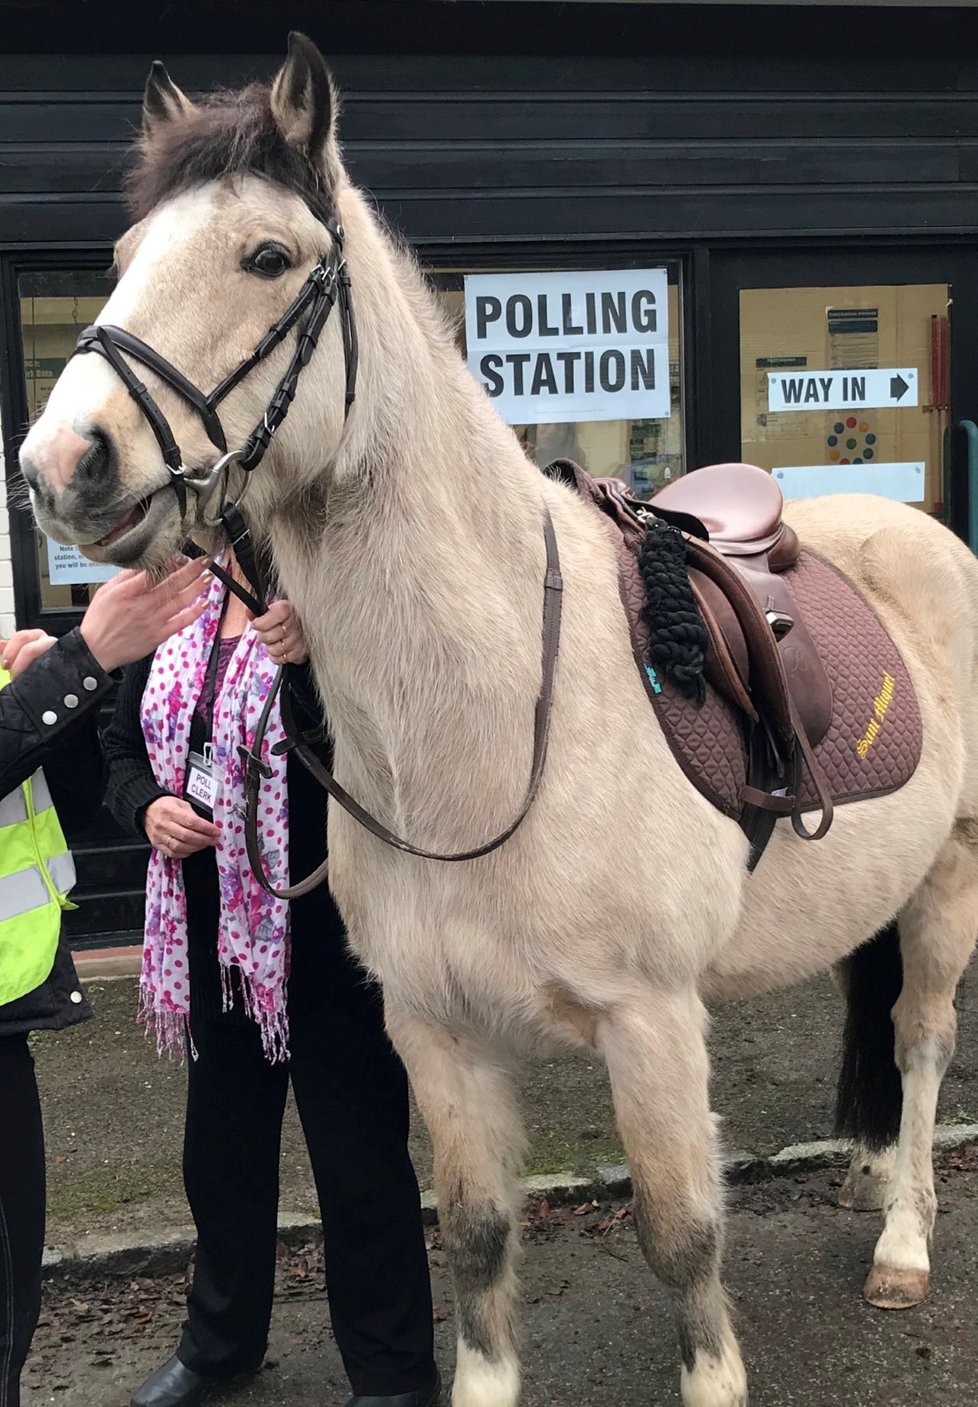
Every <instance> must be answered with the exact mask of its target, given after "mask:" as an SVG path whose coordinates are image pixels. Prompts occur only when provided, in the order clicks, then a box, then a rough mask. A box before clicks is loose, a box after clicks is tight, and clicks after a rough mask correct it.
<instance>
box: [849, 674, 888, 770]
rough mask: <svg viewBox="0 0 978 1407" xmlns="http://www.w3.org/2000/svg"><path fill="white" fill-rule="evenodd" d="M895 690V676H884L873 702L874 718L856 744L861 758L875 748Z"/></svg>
mask: <svg viewBox="0 0 978 1407" xmlns="http://www.w3.org/2000/svg"><path fill="white" fill-rule="evenodd" d="M895 690H896V680H895V679H894V678H893V675H892V674H884V675H883V684H882V687H881V688H880V691H879V693H878V694H877V695H876V697H875V699H874V700H873V715H874V716H873V717H872V718H871V719H870V720H869V722H868V723H867V725H866V731H865V733H863V735H862V737H861V738H860V739H859V741H858V743H857V744H856V752H857V753H858V754H859V756H860V757H865V756H866V755H867V754H868V752H869V749H870V748H871V747H872V746H873V743H874V742H875V741H876V736H877V734H878V733H879V731H880V728H881V727H882V725H883V720H884V718H885V717H886V713H887V709H888V708H889V707H890V704H891V703H892V702H893V695H894V692H895Z"/></svg>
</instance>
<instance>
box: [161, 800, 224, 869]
mask: <svg viewBox="0 0 978 1407" xmlns="http://www.w3.org/2000/svg"><path fill="white" fill-rule="evenodd" d="M143 829H144V830H145V831H146V837H147V839H148V840H149V843H150V845H152V846H154V848H155V849H157V850H161V851H162V852H163V854H164V855H167V856H169V858H170V859H171V860H185V859H186V858H187V856H188V855H194V854H196V852H197V851H198V850H206V849H207V847H208V846H209V845H216V844H217V842H218V841H219V840H220V838H221V828H220V826H215V825H214V823H213V822H212V821H205V820H204V819H203V818H202V817H201V816H198V815H197V812H196V811H195V810H194V808H193V807H192V806H191V805H190V802H189V801H184V800H182V798H180V797H178V796H158V797H157V798H156V800H155V801H151V802H150V804H149V805H148V806H147V807H146V810H145V811H144V812H143Z"/></svg>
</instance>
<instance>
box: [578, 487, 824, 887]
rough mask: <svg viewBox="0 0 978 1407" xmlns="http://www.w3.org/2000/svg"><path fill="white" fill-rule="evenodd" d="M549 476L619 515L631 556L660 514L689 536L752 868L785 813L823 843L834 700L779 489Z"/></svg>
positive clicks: (709, 669) (692, 576)
mask: <svg viewBox="0 0 978 1407" xmlns="http://www.w3.org/2000/svg"><path fill="white" fill-rule="evenodd" d="M554 469H555V470H556V472H557V474H558V476H559V477H561V478H563V479H565V481H566V480H568V479H569V480H570V481H572V482H573V483H574V485H575V486H576V487H577V489H578V491H579V492H580V493H581V494H582V495H583V496H584V497H585V498H588V499H590V500H591V501H592V502H593V503H594V504H595V505H596V506H597V507H598V508H600V509H601V510H602V511H603V512H604V513H605V514H606V515H607V516H608V517H610V518H611V519H612V520H613V522H614V523H615V525H616V526H617V528H618V530H619V532H620V533H621V535H622V538H623V539H624V541H625V543H626V545H627V546H628V548H629V549H630V551H631V552H632V553H634V552H635V551H636V550H637V545H638V542H639V541H640V540H641V538H642V537H644V534H645V532H646V530H647V528H648V526H649V523H650V521H651V520H653V519H658V520H660V521H661V522H665V523H667V524H668V525H669V526H671V527H674V528H677V529H678V530H679V531H680V532H681V533H682V535H683V538H684V541H685V544H686V560H687V567H688V576H689V582H690V586H691V587H692V589H693V594H694V596H695V598H696V603H697V606H698V608H699V612H700V615H701V617H702V620H703V624H704V626H705V628H706V633H707V637H708V641H709V644H708V648H707V652H706V669H705V672H706V676H707V679H708V681H709V683H710V684H711V685H712V686H713V688H714V689H715V690H716V691H717V692H718V693H719V694H720V695H721V696H722V697H723V699H724V700H725V701H726V702H727V703H728V704H729V705H730V707H731V708H732V709H733V710H735V712H736V713H737V714H738V715H739V716H740V717H741V721H742V724H743V734H744V736H745V738H746V739H747V744H746V746H747V767H746V777H745V781H744V784H743V785H742V786H741V787H740V789H739V791H740V800H741V802H742V803H743V807H742V810H741V812H740V814H739V816H738V819H739V820H740V822H741V825H742V827H743V829H744V830H745V832H746V833H747V834H748V836H749V838H750V839H751V841H752V845H753V850H754V855H753V863H755V864H756V862H757V860H758V859H759V858H760V855H761V853H762V852H763V848H764V845H765V844H766V843H767V839H768V838H769V837H770V834H771V832H772V831H773V828H774V823H775V821H776V820H777V818H778V817H779V816H790V817H791V820H792V825H793V827H794V829H795V831H796V833H797V834H798V835H799V836H801V837H802V838H804V839H808V840H818V839H821V838H822V836H824V835H825V834H826V833H827V831H828V829H829V827H830V826H831V824H832V816H833V803H832V796H831V791H830V788H829V786H828V784H827V782H826V780H825V778H824V776H823V774H822V769H821V767H820V765H819V763H818V761H817V760H816V757H815V753H814V749H815V748H816V747H817V746H818V744H819V743H820V742H821V741H822V739H823V738H824V737H825V735H826V733H827V731H828V729H829V726H830V724H831V721H832V714H833V693H832V686H831V683H830V682H829V677H828V674H827V672H826V669H825V666H824V664H823V662H822V659H821V657H820V654H819V651H818V649H817V648H816V645H815V642H814V640H813V638H812V635H811V633H810V632H809V630H808V628H807V626H806V624H805V619H804V614H803V612H802V610H801V608H800V607H799V605H798V603H797V601H796V600H795V598H794V596H793V595H792V592H791V589H790V587H789V584H788V581H787V580H786V579H785V575H784V574H785V573H786V572H788V571H789V570H790V569H791V568H793V567H795V566H796V565H797V564H798V561H799V557H800V552H801V547H800V544H799V541H798V538H797V535H796V534H795V532H794V531H793V529H792V528H791V527H790V526H789V525H788V524H787V523H785V522H784V521H783V520H782V517H781V513H782V507H783V499H782V495H781V490H780V488H779V487H778V484H777V483H776V482H775V480H774V479H773V478H772V477H771V476H770V475H769V474H767V473H765V471H764V470H763V469H758V468H755V467H754V466H753V465H750V464H716V465H711V466H710V467H708V468H705V469H699V470H697V471H696V473H694V474H689V475H686V476H684V477H683V478H680V479H677V480H676V481H675V482H674V483H672V484H669V485H667V487H665V488H663V489H660V490H659V492H658V493H656V494H655V495H654V496H653V497H652V498H651V499H649V500H647V501H645V500H640V499H635V498H632V497H631V496H630V495H629V493H628V489H627V486H626V485H625V484H624V483H623V482H622V480H620V479H613V478H603V479H592V478H591V477H590V476H589V475H587V474H586V473H585V471H584V470H582V469H580V468H579V467H578V466H577V465H573V464H571V463H570V461H566V460H565V461H560V462H559V463H558V465H557V466H554ZM656 688H659V692H660V693H661V687H660V686H658V685H657V684H656V683H653V689H656ZM674 750H675V748H674ZM680 760H683V759H682V758H680ZM803 773H807V779H808V782H809V790H811V791H814V793H815V797H816V798H817V805H818V808H819V809H820V812H821V816H820V820H819V823H818V825H817V826H816V827H815V829H814V830H808V829H807V827H806V826H805V824H804V822H803V821H802V819H801V816H802V807H801V803H800V792H801V781H802V775H803Z"/></svg>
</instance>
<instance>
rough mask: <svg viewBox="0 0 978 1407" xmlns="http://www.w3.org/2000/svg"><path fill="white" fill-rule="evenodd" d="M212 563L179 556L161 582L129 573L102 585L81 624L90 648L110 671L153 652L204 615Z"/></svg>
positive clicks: (145, 574)
mask: <svg viewBox="0 0 978 1407" xmlns="http://www.w3.org/2000/svg"><path fill="white" fill-rule="evenodd" d="M209 565H210V563H209V560H208V559H207V558H204V557H199V558H196V559H195V560H193V561H190V562H186V561H184V560H183V559H182V558H177V559H176V561H175V564H174V566H173V567H172V569H171V570H170V571H169V573H168V574H167V575H166V576H165V577H164V578H163V580H162V581H154V580H153V578H152V577H150V576H149V575H148V574H147V573H146V572H136V571H126V572H120V573H119V575H118V576H116V577H113V578H112V580H111V581H107V582H106V583H105V585H104V586H101V587H99V589H98V591H96V593H95V597H94V599H93V601H92V604H91V605H90V606H89V608H88V610H87V611H86V612H85V618H84V620H83V621H82V623H81V627H80V629H81V633H82V638H83V639H84V641H85V644H86V645H87V646H88V648H89V649H90V650H91V652H92V654H93V655H94V656H95V658H96V660H98V662H99V664H100V665H101V666H102V668H103V669H104V670H106V671H107V672H110V671H112V670H113V669H118V668H120V666H121V665H124V664H132V663H133V662H134V661H135V660H139V659H142V658H143V656H144V655H148V654H151V653H152V651H153V650H155V649H156V647H157V645H161V644H162V643H163V641H164V640H166V639H168V637H169V636H171V635H175V634H176V633H177V631H180V630H185V629H186V628H187V626H188V625H192V624H193V622H194V621H195V620H197V619H198V617H199V616H201V615H202V614H203V612H204V609H205V607H206V604H207V589H208V584H209V579H208V581H204V580H203V576H204V573H205V571H206V570H207V568H208V566H209Z"/></svg>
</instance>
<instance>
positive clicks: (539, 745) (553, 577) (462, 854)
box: [239, 504, 564, 900]
mask: <svg viewBox="0 0 978 1407" xmlns="http://www.w3.org/2000/svg"><path fill="white" fill-rule="evenodd" d="M543 536H544V541H545V543H546V549H547V570H546V575H545V576H544V581H543V630H542V678H541V684H540V693H539V694H538V696H537V701H536V707H535V711H534V723H533V760H532V762H531V764H530V780H529V784H528V785H527V789H526V795H525V796H524V798H523V804H522V806H521V807H520V810H519V812H518V813H517V815H516V816H515V817H514V819H513V820H512V821H511V822H510V823H509V825H508V826H507V827H506V829H505V830H503V831H500V833H499V834H498V835H496V836H494V837H493V839H492V840H487V841H486V842H485V843H484V844H482V845H477V846H475V847H474V848H473V849H471V850H454V851H447V852H445V851H438V850H426V849H424V848H423V847H422V846H419V845H412V844H411V843H410V841H407V840H405V839H404V838H403V837H402V836H399V835H395V834H394V832H393V831H391V830H389V829H388V828H387V826H385V825H384V824H383V823H382V822H381V821H378V820H377V818H376V816H372V815H371V814H370V812H369V811H367V810H365V808H364V807H363V806H361V805H360V803H359V802H358V801H355V800H354V799H353V797H352V796H351V795H350V794H349V792H348V791H346V789H345V788H344V787H342V786H341V785H340V783H339V782H338V781H337V780H336V778H335V777H334V776H333V774H332V772H331V771H330V770H329V768H328V767H327V766H326V764H325V763H324V762H323V760H322V757H321V756H320V755H319V753H318V752H317V750H316V748H317V744H321V743H322V742H323V738H322V734H321V733H315V734H312V735H304V734H302V733H301V731H300V730H299V729H298V728H297V726H296V720H295V714H294V712H293V708H292V698H291V692H290V689H289V688H288V686H286V688H285V689H284V690H282V682H283V671H282V669H281V668H280V669H279V671H278V674H277V675H276V678H275V683H274V685H273V687H272V690H271V692H270V693H269V695H268V698H267V699H266V700H265V706H264V708H263V709H262V712H261V717H260V718H259V720H258V728H257V731H256V733H255V741H254V748H253V749H252V751H250V752H249V751H248V749H247V748H240V749H239V753H240V756H241V759H242V761H243V762H244V764H245V843H246V845H247V849H248V860H249V862H250V864H251V868H252V870H253V871H254V873H255V877H256V878H257V880H258V882H259V884H260V885H261V886H262V888H263V889H265V890H267V892H268V893H269V894H272V895H274V896H275V898H276V899H286V900H291V899H300V898H302V896H303V895H305V894H309V893H311V892H312V890H313V889H316V888H317V887H318V886H319V885H320V884H323V883H325V881H326V877H327V873H328V868H329V862H328V860H324V861H323V863H322V864H321V865H319V866H318V867H317V868H316V869H315V870H314V871H313V872H312V874H310V875H307V876H306V878H305V879H303V880H300V881H299V882H298V883H297V884H293V885H290V886H289V887H288V888H287V889H276V888H275V887H274V886H273V885H272V884H271V883H270V881H269V879H268V876H267V874H266V873H265V865H264V861H263V859H262V853H261V845H260V843H259V839H258V813H259V798H260V792H261V784H262V780H263V779H264V778H267V777H269V776H271V769H270V768H269V766H268V765H267V763H265V762H263V761H262V758H261V751H262V744H263V742H264V739H265V734H266V731H267V728H268V721H269V718H270V717H271V712H272V708H273V706H274V703H275V699H276V698H277V697H278V696H279V694H280V693H281V696H282V723H283V725H284V727H285V732H286V735H287V736H286V741H285V742H284V743H280V744H278V746H277V748H276V751H277V752H279V753H281V752H294V753H295V755H296V757H297V758H298V759H299V761H300V762H301V763H302V765H303V766H304V767H305V768H306V770H307V771H308V772H309V773H310V774H311V775H312V776H313V777H314V778H315V779H316V781H317V782H318V783H319V784H320V786H322V787H323V788H324V789H325V790H326V791H327V792H328V793H329V795H330V796H331V797H332V798H333V800H334V801H335V802H336V803H337V805H338V806H342V808H343V810H344V811H346V812H347V813H348V814H349V815H350V816H352V817H353V819H354V820H355V821H358V822H359V824H360V825H361V826H363V827H364V828H365V829H366V830H368V831H370V833H371V835H375V836H376V837H377V839H378V840H381V841H383V843H384V844H385V845H389V846H391V847H392V848H393V849H394V850H400V851H402V852H403V853H404V854H406V855H416V856H418V857H419V858H420V859H422V860H444V861H447V862H455V861H459V860H478V859H479V858H480V857H481V856H483V855H489V854H491V853H492V851H494V850H498V849H499V847H500V846H501V845H504V844H505V843H506V841H507V840H509V838H510V836H512V835H514V834H515V833H516V831H517V830H518V829H519V827H520V826H521V825H522V823H523V821H524V820H525V819H526V817H527V815H528V814H529V811H530V807H531V806H532V805H533V803H534V801H535V800H536V796H537V792H538V791H539V789H540V782H541V780H542V778H543V772H544V767H545V766H546V762H547V747H548V744H549V740H550V717H551V712H552V709H553V692H554V679H555V676H556V671H557V656H558V654H559V651H560V616H561V604H562V596H563V585H564V584H563V579H562V577H561V574H560V554H559V551H558V548H557V535H556V533H555V532H554V526H553V520H552V519H551V516H550V510H549V508H548V507H547V506H546V504H544V506H543Z"/></svg>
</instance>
